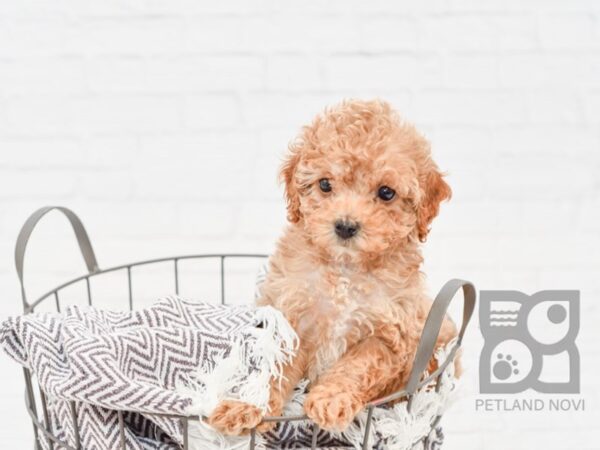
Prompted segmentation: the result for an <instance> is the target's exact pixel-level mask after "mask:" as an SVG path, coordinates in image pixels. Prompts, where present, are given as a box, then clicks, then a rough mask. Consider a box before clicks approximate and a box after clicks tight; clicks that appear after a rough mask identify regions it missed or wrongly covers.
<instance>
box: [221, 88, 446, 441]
mask: <svg viewBox="0 0 600 450" xmlns="http://www.w3.org/2000/svg"><path fill="white" fill-rule="evenodd" d="M322 178H328V179H329V180H330V181H331V185H332V191H331V192H329V193H324V192H322V191H321V189H320V188H319V180H320V179H322ZM281 180H282V181H283V182H284V184H285V195H286V199H287V206H288V219H289V222H290V223H289V225H288V227H287V229H286V230H285V232H284V234H283V236H282V237H281V239H280V240H279V242H278V246H277V249H276V251H275V253H274V255H273V256H272V257H271V259H270V270H269V273H268V276H267V279H266V280H265V283H264V285H263V286H262V288H261V292H262V298H261V299H260V300H259V304H261V305H272V306H274V307H275V308H277V309H279V310H280V311H282V312H283V314H284V315H285V316H286V318H287V319H288V321H289V322H290V323H291V324H292V326H293V327H294V329H295V330H296V332H297V333H298V335H299V337H300V348H299V351H298V353H297V355H296V357H295V359H294V361H293V363H291V364H290V365H288V366H287V367H285V369H284V374H285V379H284V380H283V381H282V382H280V383H273V384H272V387H271V399H270V402H269V408H270V414H271V415H279V414H281V411H282V408H283V405H284V403H285V401H286V400H287V399H288V398H289V396H290V394H291V392H292V389H293V388H294V386H295V385H296V384H297V383H298V382H299V381H300V380H301V379H302V378H304V377H308V378H309V379H310V381H311V388H310V392H309V394H308V396H307V398H306V401H305V404H304V408H305V411H306V414H307V415H308V416H309V417H310V418H311V419H312V420H314V421H315V422H316V423H317V424H318V425H319V426H321V427H322V428H325V429H334V430H340V429H344V428H345V427H346V426H347V425H348V424H349V423H350V422H351V421H352V418H353V417H354V415H355V414H356V413H357V412H358V411H359V410H360V409H362V408H363V407H364V405H365V404H366V403H367V402H368V401H370V400H372V399H374V398H376V397H380V396H382V395H386V394H389V393H391V392H393V391H396V390H398V389H400V388H401V387H403V386H404V384H405V383H406V381H407V379H408V376H409V373H410V367H411V364H412V361H413V358H414V354H415V351H416V347H417V344H418V340H419V337H420V334H421V330H422V328H423V324H424V321H425V318H426V315H427V313H428V311H429V308H430V304H431V302H430V299H429V298H428V297H427V295H426V293H425V287H424V283H423V280H422V274H421V272H420V270H419V269H420V266H421V264H422V261H423V258H422V256H421V252H420V250H419V246H420V243H421V242H424V241H425V240H426V238H427V234H428V233H429V227H430V224H431V221H432V220H433V219H434V217H435V216H436V215H437V214H438V212H439V205H440V203H441V202H442V201H443V200H446V199H448V198H450V195H451V190H450V188H449V186H448V185H447V184H446V182H445V181H444V179H443V175H442V173H441V172H440V171H439V169H438V167H437V165H436V164H435V163H434V161H433V160H432V158H431V152H430V147H429V143H428V142H427V141H426V140H425V139H424V138H423V137H422V136H421V135H420V134H419V133H418V132H417V131H416V129H415V128H414V127H413V126H412V125H410V124H407V123H406V122H404V121H402V120H400V118H399V117H398V115H397V114H396V113H395V112H394V111H393V110H392V109H391V108H390V106H389V105H388V104H387V103H385V102H382V101H356V100H352V101H345V102H342V103H341V104H339V105H337V106H335V107H333V108H330V109H326V110H325V111H324V113H323V114H321V115H319V116H317V117H316V118H315V119H314V121H313V122H312V124H311V125H309V126H306V127H304V128H303V130H302V132H301V134H300V136H299V137H298V138H297V139H296V140H295V141H294V142H293V143H292V144H291V145H290V148H289V155H288V157H287V159H286V161H285V163H284V164H283V167H282V171H281ZM383 185H385V186H389V187H391V188H393V189H394V190H395V191H396V196H395V198H394V199H393V200H392V201H389V202H384V201H383V200H381V199H379V198H378V197H377V191H378V189H379V187H380V186H383ZM339 219H351V220H353V221H356V222H358V223H359V224H360V230H359V232H358V234H357V235H356V236H355V237H353V238H352V239H349V240H340V239H339V238H338V237H337V236H336V234H335V232H334V226H333V224H334V222H335V221H336V220H339ZM455 335H456V330H455V328H454V325H453V324H452V323H451V322H450V321H449V320H447V321H446V322H445V323H444V326H443V329H442V331H441V333H440V336H439V338H438V341H439V342H438V343H439V344H440V345H441V344H443V343H446V342H448V341H449V340H450V339H452V338H453V337H454V336H455ZM432 364H434V362H432ZM217 409H218V411H216V413H215V414H213V416H212V418H211V423H212V424H213V425H214V426H216V427H217V428H219V429H222V430H224V431H227V432H236V433H243V432H245V431H247V430H248V429H249V428H251V427H252V426H255V425H256V424H257V423H258V422H259V421H260V418H259V417H257V416H256V409H255V408H254V407H252V406H250V405H248V408H247V409H248V414H243V413H240V405H237V404H233V405H232V404H231V402H229V403H227V404H223V405H221V406H220V407H219V408H217ZM246 419H247V420H246ZM269 426H270V424H268V423H263V424H261V426H260V427H261V429H267V428H268V427H269Z"/></svg>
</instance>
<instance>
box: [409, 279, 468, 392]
mask: <svg viewBox="0 0 600 450" xmlns="http://www.w3.org/2000/svg"><path fill="white" fill-rule="evenodd" d="M460 288H462V290H463V296H464V307H463V320H462V325H461V327H460V331H459V332H458V338H457V342H456V345H455V347H454V348H453V349H452V351H451V352H450V354H449V355H448V357H447V358H446V360H445V361H444V362H443V363H442V364H441V365H440V366H439V368H438V370H440V371H443V370H444V369H445V368H446V366H448V364H450V363H451V362H452V361H453V360H454V355H455V353H456V350H458V347H459V346H460V344H461V342H462V338H463V336H464V334H465V330H466V329H467V325H468V324H469V321H470V320H471V316H472V315H473V310H474V309H475V300H476V298H477V294H476V291H475V286H474V285H473V284H472V283H471V282H469V281H464V280H458V279H453V280H450V281H448V282H447V283H446V284H445V285H444V286H443V287H442V289H441V290H440V291H439V293H438V295H436V297H435V300H434V301H433V304H432V305H431V309H430V310H429V314H428V315H427V320H426V321H425V326H424V327H423V332H422V333H421V339H420V341H419V346H418V347H417V352H416V354H415V359H414V361H413V367H412V370H411V372H410V377H409V379H408V383H407V384H406V392H407V394H409V395H412V394H414V393H415V391H416V390H417V388H418V387H419V381H420V380H421V376H422V374H423V372H424V371H425V369H426V368H427V366H428V365H429V361H431V358H432V356H433V351H434V348H435V343H436V342H437V338H438V335H439V334H440V329H441V327H442V322H443V320H444V317H445V316H446V311H447V310H448V306H449V305H450V302H451V301H452V299H453V298H454V297H455V295H456V293H457V292H458V290H459V289H460Z"/></svg>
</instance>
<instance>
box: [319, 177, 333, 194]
mask: <svg viewBox="0 0 600 450" xmlns="http://www.w3.org/2000/svg"><path fill="white" fill-rule="evenodd" d="M319 187H320V188H321V190H322V191H323V192H331V183H330V182H329V180H328V179H327V178H321V179H320V180H319Z"/></svg>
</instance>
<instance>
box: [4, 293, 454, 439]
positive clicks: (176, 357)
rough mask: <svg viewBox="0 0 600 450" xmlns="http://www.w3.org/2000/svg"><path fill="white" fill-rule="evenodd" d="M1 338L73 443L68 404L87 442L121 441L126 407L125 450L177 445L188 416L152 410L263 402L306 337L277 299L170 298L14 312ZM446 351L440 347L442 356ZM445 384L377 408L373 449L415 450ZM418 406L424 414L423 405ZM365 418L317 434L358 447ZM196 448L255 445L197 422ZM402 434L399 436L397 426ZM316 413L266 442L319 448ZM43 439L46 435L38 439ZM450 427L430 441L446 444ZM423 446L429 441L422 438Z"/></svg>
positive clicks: (294, 407) (296, 405)
mask: <svg viewBox="0 0 600 450" xmlns="http://www.w3.org/2000/svg"><path fill="white" fill-rule="evenodd" d="M0 344H1V345H2V347H3V349H4V350H5V351H6V352H7V353H8V355H10V356H11V357H12V358H13V359H14V360H15V361H17V362H18V363H20V364H22V365H23V366H25V367H27V368H28V369H29V370H31V372H32V374H33V375H34V376H35V378H36V379H37V381H38V383H39V385H40V386H41V389H42V390H43V391H44V393H45V395H46V396H47V398H48V403H49V408H48V409H49V411H48V413H49V416H50V422H51V427H52V431H53V433H54V434H55V435H57V436H58V437H59V438H60V439H61V440H63V441H65V442H67V443H69V444H70V445H72V446H74V445H75V439H76V437H75V430H74V427H73V423H72V416H71V409H70V403H69V402H75V415H76V418H77V423H78V428H79V438H80V442H81V448H82V449H89V450H92V449H93V450H104V449H114V448H118V443H119V442H120V441H119V439H120V435H119V426H118V424H119V418H118V413H117V411H118V410H121V411H126V413H124V414H123V419H124V422H125V440H126V445H127V449H131V450H138V449H139V450H141V449H165V450H166V449H178V448H180V447H179V446H180V445H181V444H182V442H183V434H182V433H183V429H182V425H181V421H180V420H177V419H172V418H165V417H160V416H156V415H155V414H174V415H200V416H202V415H208V414H210V412H211V410H212V409H213V408H214V406H215V405H216V404H217V403H218V402H219V401H220V400H222V399H223V398H235V399H239V400H242V401H247V402H249V403H253V404H255V405H257V406H259V407H262V408H266V404H267V401H268V392H269V389H268V383H269V380H270V379H271V378H272V377H273V376H280V370H281V366H282V364H284V363H285V362H287V361H288V360H289V359H290V358H291V357H292V355H293V352H294V349H295V346H296V345H297V337H296V335H295V333H294V331H293V330H292V328H291V327H290V325H289V324H288V323H287V321H286V320H285V319H284V318H283V316H282V315H281V313H280V312H278V311H276V310H274V309H272V308H270V307H262V308H251V307H242V306H222V305H214V304H209V303H198V302H191V301H188V300H184V299H182V298H179V297H167V298H164V299H161V300H159V301H157V302H156V303H155V304H154V305H153V306H151V307H149V308H147V309H143V310H140V311H132V312H109V311H102V310H98V309H95V308H91V307H90V308H80V307H77V306H72V307H69V308H68V309H66V310H65V311H64V312H62V313H51V314H49V313H34V314H28V315H25V316H20V317H16V318H11V319H8V320H6V321H5V322H4V323H3V325H2V327H1V328H0ZM442 356H443V355H438V357H440V358H441V357H442ZM445 378H446V382H445V383H444V386H447V388H444V389H440V390H439V392H435V391H433V390H429V392H425V391H424V392H423V393H422V394H419V395H417V396H416V397H415V402H414V407H413V410H412V412H411V413H408V412H407V411H406V406H405V405H403V404H402V403H399V404H397V405H395V406H394V407H390V408H376V412H375V414H374V426H373V431H372V440H371V442H374V443H376V444H375V446H376V448H381V449H384V448H385V449H390V450H392V449H393V450H406V449H409V448H412V447H413V445H414V444H415V442H417V441H418V438H419V437H422V436H425V435H427V434H429V432H430V430H429V423H430V422H429V420H430V419H431V417H433V416H435V415H436V414H438V413H440V412H441V410H442V409H443V408H445V406H446V405H447V403H448V402H447V399H448V396H449V394H450V393H451V392H452V391H453V390H454V379H453V376H452V374H451V373H449V374H447V375H445ZM305 387H306V383H303V384H302V385H301V386H299V387H298V388H297V390H296V395H295V396H294V398H293V400H292V401H291V402H290V404H288V406H287V410H286V411H287V412H288V413H298V412H300V411H301V405H302V399H303V396H304V390H305ZM415 411H416V412H415ZM362 422H364V416H360V415H359V417H358V418H357V420H356V421H355V423H354V424H353V425H352V426H351V427H350V429H349V430H348V431H347V432H345V433H342V434H332V433H327V432H325V431H321V432H320V433H319V439H318V446H319V448H322V447H323V448H327V447H329V448H330V447H338V448H339V447H347V448H355V447H356V445H359V442H360V441H361V440H362V434H361V432H362V429H361V423H362ZM189 433H190V442H189V444H190V448H191V449H194V450H200V449H202V450H205V449H238V448H240V449H241V448H247V446H248V438H247V437H233V438H230V437H224V436H221V435H219V434H218V433H216V432H215V431H214V430H212V429H211V428H210V427H209V426H208V425H206V424H204V423H202V422H201V421H194V422H193V423H192V422H190V429H189ZM399 433H400V434H402V436H401V437H400V438H398V437H397V436H398V435H399ZM311 438H312V426H311V425H310V423H308V422H287V423H281V424H279V425H278V427H277V428H276V429H275V430H274V431H273V432H271V433H268V434H266V435H264V436H259V439H258V442H257V444H258V448H266V449H283V448H303V447H305V446H308V447H310V442H311ZM41 441H42V445H43V446H44V447H45V448H47V442H46V440H45V439H44V438H41ZM440 442H441V430H439V429H436V430H434V432H433V433H431V438H430V439H428V444H427V448H437V447H438V446H439V443H440ZM417 445H418V447H415V448H423V444H422V443H418V444H417Z"/></svg>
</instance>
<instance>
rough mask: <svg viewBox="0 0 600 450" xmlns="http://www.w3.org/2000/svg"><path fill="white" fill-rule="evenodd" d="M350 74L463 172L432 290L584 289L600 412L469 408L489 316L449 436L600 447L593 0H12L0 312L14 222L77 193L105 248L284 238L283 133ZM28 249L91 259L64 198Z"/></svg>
mask: <svg viewBox="0 0 600 450" xmlns="http://www.w3.org/2000/svg"><path fill="white" fill-rule="evenodd" d="M352 96H354V97H365V98H369V97H374V96H378V97H382V98H385V99H388V100H389V101H391V102H392V103H393V104H394V105H395V106H396V107H397V108H398V109H399V110H400V111H401V112H403V113H404V115H405V116H406V117H407V118H409V119H410V120H412V121H414V122H415V123H416V124H417V126H418V127H419V128H420V129H422V130H423V131H424V132H426V134H427V135H428V137H429V138H430V139H431V141H432V144H433V149H434V153H435V157H436V159H437V160H438V162H439V163H440V165H441V166H442V167H443V168H444V169H445V170H447V171H448V172H449V174H450V176H449V180H450V183H451V185H452V187H453V189H454V193H455V195H454V198H453V200H452V202H451V203H450V204H448V205H446V206H444V208H443V210H442V215H441V217H440V218H439V219H438V220H437V221H436V222H435V224H434V228H433V233H432V235H431V238H430V241H429V242H428V244H427V247H426V248H427V250H426V255H427V266H426V271H427V273H428V275H429V280H430V286H431V290H432V291H435V290H436V289H437V288H439V286H440V285H441V284H442V283H443V281H444V280H445V279H447V278H449V277H453V276H461V277H465V278H469V279H472V280H473V281H474V282H475V283H476V284H477V285H478V287H480V288H487V289H494V288H495V289H502V288H505V289H519V290H523V291H525V292H535V291H537V290H541V289H550V288H576V289H581V290H582V303H583V305H582V306H583V315H582V329H581V332H580V337H579V347H580V350H581V353H582V371H583V375H582V383H583V394H582V395H583V397H584V398H585V399H586V402H587V403H586V407H587V408H586V409H587V411H586V413H583V414H579V415H576V416H568V415H567V416H566V415H564V414H543V413H538V414H536V413H529V414H520V415H519V414H510V413H504V414H496V413H476V412H475V410H474V396H475V395H476V390H477V361H478V352H479V350H480V347H481V344H482V340H481V337H480V335H479V333H478V330H477V326H476V325H477V323H476V322H477V320H475V325H474V326H473V327H472V329H471V330H470V333H469V336H468V339H467V342H466V365H467V369H468V371H467V374H466V376H465V380H466V382H465V385H466V388H465V396H464V398H463V399H462V400H460V401H459V404H458V405H456V407H455V409H454V414H453V413H452V412H451V413H450V414H449V415H448V416H447V417H446V418H445V423H446V434H447V448H448V449H459V448H461V449H463V448H465V449H479V448H486V449H500V448H502V449H506V448H511V449H516V448H523V449H525V448H531V447H532V446H534V445H535V446H536V447H539V448H545V449H574V448H589V449H591V448H600V444H599V443H598V441H597V436H598V431H599V425H598V423H597V422H595V421H594V420H593V419H594V418H595V417H597V412H598V407H599V401H600V396H599V390H598V388H597V387H596V383H597V381H596V380H597V375H596V374H597V373H598V370H600V364H599V363H598V361H599V359H598V356H599V355H600V352H599V351H598V347H597V344H596V342H597V339H598V335H597V325H596V324H597V320H598V319H600V311H599V308H598V306H597V301H596V299H597V298H598V297H600V284H599V283H598V281H597V273H598V272H597V268H599V267H600V223H599V222H600V213H599V212H598V211H600V183H599V182H598V179H597V176H598V175H597V174H598V173H599V171H600V119H599V118H600V3H599V2H597V1H596V0H435V1H430V2H408V1H387V0H376V1H369V2H365V1H362V0H350V1H348V0H344V1H342V0H336V1H332V2H320V1H316V0H309V1H304V2H277V1H275V0H256V1H242V0H225V1H218V2H217V1H212V2H209V1H196V0H194V1H192V0H169V1H162V0H160V1H159V0H120V1H114V0H113V1H103V2H91V1H75V0H65V1H62V2H45V1H39V0H21V1H18V2H17V1H9V0H4V1H2V0H0V292H2V294H3V301H2V302H1V305H0V315H1V317H5V316H7V315H8V314H15V313H18V312H19V309H20V306H19V302H20V300H19V290H18V286H17V282H16V276H15V273H14V268H13V261H12V258H13V245H14V241H15V239H16V234H17V232H18V230H19V227H20V225H21V224H22V222H23V221H24V220H25V218H26V217H27V215H28V214H29V213H30V212H32V211H33V210H34V209H35V208H37V207H38V206H41V205H45V204H63V205H67V206H70V207H72V208H73V209H74V210H75V211H76V212H78V213H79V214H80V215H81V217H82V218H83V220H84V222H85V223H86V224H87V227H88V229H89V232H90V234H91V237H92V239H93V243H94V245H95V248H96V251H97V254H98V259H99V262H100V264H101V265H102V266H104V267H106V266H110V265H112V264H116V263H121V262H125V261H128V260H135V259H142V258H146V257H153V256H162V255H171V254H177V253H193V252H209V251H221V250H223V251H269V250H270V249H271V248H272V245H273V241H274V239H275V238H276V236H277V235H278V233H279V230H280V229H281V226H282V225H283V223H284V220H285V219H284V217H285V212H284V206H283V201H282V198H281V189H280V188H279V187H278V186H277V184H276V170H277V167H278V165H279V162H280V158H281V156H282V154H283V152H284V151H285V148H286V145H287V142H288V141H289V140H290V139H292V138H293V137H294V136H295V134H296V132H297V131H298V129H299V127H300V126H301V125H302V124H304V123H306V122H307V121H309V120H310V119H311V118H312V116H313V115H314V114H315V113H316V112H317V111H319V110H320V109H322V108H323V107H324V106H325V105H327V104H330V103H332V102H336V101H338V100H340V99H342V98H344V97H352ZM28 256H29V259H28V263H27V267H26V269H27V272H28V275H29V276H28V280H27V281H28V286H30V290H31V291H32V295H33V294H35V293H41V292H42V291H44V290H45V289H47V288H49V287H51V286H52V285H55V284H57V282H58V281H61V280H63V279H65V277H68V276H70V275H75V274H78V273H79V272H80V271H81V270H82V269H83V267H82V264H81V261H80V257H79V256H78V255H77V254H76V251H75V249H74V244H73V242H72V236H71V234H70V232H69V231H68V230H67V229H66V224H65V222H64V221H63V220H61V219H60V218H59V217H58V216H56V217H48V220H47V221H46V222H45V223H44V225H43V226H42V227H41V229H40V230H39V232H38V233H36V235H35V236H34V238H33V239H32V247H31V251H30V252H29V254H28ZM190 270H191V269H190ZM146 279H149V280H151V278H148V277H147V278H146ZM199 279H200V278H199ZM202 279H203V280H204V279H205V280H210V279H211V278H210V277H209V276H206V275H205V276H204V278H202ZM190 283H191V284H190V285H192V284H194V283H193V280H192V282H190ZM108 291H109V292H110V289H109V290H108ZM0 368H1V369H2V370H1V371H0V398H2V401H1V402H0V419H2V420H0V438H1V439H2V441H3V444H2V448H15V449H17V448H18V449H20V448H28V447H29V445H30V438H31V427H30V426H29V424H28V422H27V418H26V415H25V412H24V408H23V407H22V397H23V387H22V384H21V381H22V380H21V373H20V370H19V369H18V367H16V366H15V365H13V364H12V363H9V361H8V360H7V358H5V357H2V358H0Z"/></svg>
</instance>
